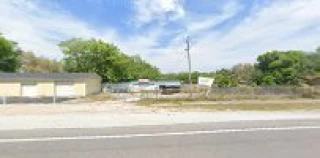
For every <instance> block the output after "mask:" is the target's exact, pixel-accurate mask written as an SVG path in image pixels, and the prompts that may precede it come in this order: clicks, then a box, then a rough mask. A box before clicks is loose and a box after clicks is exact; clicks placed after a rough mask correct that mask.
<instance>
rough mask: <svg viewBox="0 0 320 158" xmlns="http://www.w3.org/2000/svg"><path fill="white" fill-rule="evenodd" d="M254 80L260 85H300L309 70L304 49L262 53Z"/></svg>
mask: <svg viewBox="0 0 320 158" xmlns="http://www.w3.org/2000/svg"><path fill="white" fill-rule="evenodd" d="M257 61H258V63H257V64H256V65H255V67H256V72H255V75H254V80H255V82H256V83H257V84H258V85H275V84H277V85H298V84H300V83H301V82H302V77H303V76H304V75H306V74H307V73H308V72H309V70H310V69H309V66H308V61H307V58H306V56H305V54H304V53H303V52H302V51H284V52H282V51H272V52H267V53H265V54H263V55H260V56H259V57H258V59H257Z"/></svg>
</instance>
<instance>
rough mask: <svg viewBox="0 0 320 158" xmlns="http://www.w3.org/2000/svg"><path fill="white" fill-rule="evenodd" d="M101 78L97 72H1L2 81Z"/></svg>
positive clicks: (0, 79)
mask: <svg viewBox="0 0 320 158" xmlns="http://www.w3.org/2000/svg"><path fill="white" fill-rule="evenodd" d="M93 78H100V79H101V77H100V76H98V75H97V74H95V73H0V81H80V80H86V79H93Z"/></svg>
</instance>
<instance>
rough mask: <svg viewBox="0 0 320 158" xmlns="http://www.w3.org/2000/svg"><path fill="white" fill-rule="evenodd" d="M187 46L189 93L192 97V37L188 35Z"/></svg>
mask: <svg viewBox="0 0 320 158" xmlns="http://www.w3.org/2000/svg"><path fill="white" fill-rule="evenodd" d="M186 44H187V48H186V49H185V51H186V52H187V57H188V65H189V95H190V98H192V78H191V56H190V37H189V36H188V37H187V39H186Z"/></svg>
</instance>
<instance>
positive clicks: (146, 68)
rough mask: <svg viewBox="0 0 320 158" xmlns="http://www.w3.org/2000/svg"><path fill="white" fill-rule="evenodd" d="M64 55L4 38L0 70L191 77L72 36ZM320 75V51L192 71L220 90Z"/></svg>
mask: <svg viewBox="0 0 320 158" xmlns="http://www.w3.org/2000/svg"><path fill="white" fill-rule="evenodd" d="M59 47H60V48H61V50H62V52H63V54H64V57H63V59H61V60H59V61H56V60H51V59H47V58H44V57H37V56H35V55H34V54H33V53H32V52H25V51H23V50H22V49H20V48H19V46H18V43H16V42H14V41H10V40H8V39H6V38H5V37H3V36H1V34H0V71H2V72H40V73H52V72H91V73H97V74H98V75H100V76H101V77H102V78H103V81H104V82H121V81H130V80H136V79H140V78H149V79H166V80H180V81H182V82H185V83H187V82H188V73H185V72H182V73H166V74H162V73H161V72H160V70H159V69H158V68H157V67H155V66H153V65H151V64H150V63H148V62H146V61H145V60H143V59H142V58H141V57H140V56H138V55H134V56H129V55H127V54H128V53H124V52H122V51H121V50H120V49H119V48H118V47H117V46H116V45H114V44H111V43H106V42H104V41H102V40H97V39H80V38H74V39H70V40H67V41H63V42H61V43H60V44H59ZM317 74H320V47H319V48H318V49H316V50H315V51H313V52H303V51H299V50H291V51H270V52H266V53H264V54H262V55H260V56H258V57H257V61H256V63H255V64H249V63H240V64H237V65H235V66H233V67H232V68H224V69H221V70H217V71H213V72H208V73H207V72H193V73H192V82H193V83H196V82H197V78H198V77H199V76H204V77H213V78H214V79H215V84H216V85H217V86H219V87H236V86H239V85H246V86H255V85H301V84H303V82H304V78H305V77H306V76H315V75H317Z"/></svg>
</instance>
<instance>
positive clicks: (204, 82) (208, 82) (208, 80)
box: [198, 77, 214, 87]
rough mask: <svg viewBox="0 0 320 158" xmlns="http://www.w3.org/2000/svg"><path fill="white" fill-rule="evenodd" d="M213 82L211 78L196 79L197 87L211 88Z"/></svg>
mask: <svg viewBox="0 0 320 158" xmlns="http://www.w3.org/2000/svg"><path fill="white" fill-rule="evenodd" d="M213 81H214V79H213V78H208V77H199V78H198V85H200V86H208V87H211V85H212V84H213Z"/></svg>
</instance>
